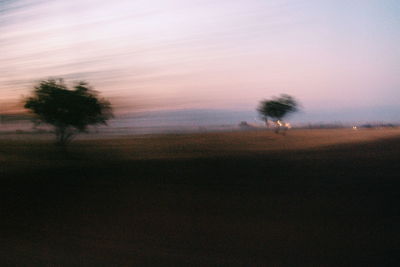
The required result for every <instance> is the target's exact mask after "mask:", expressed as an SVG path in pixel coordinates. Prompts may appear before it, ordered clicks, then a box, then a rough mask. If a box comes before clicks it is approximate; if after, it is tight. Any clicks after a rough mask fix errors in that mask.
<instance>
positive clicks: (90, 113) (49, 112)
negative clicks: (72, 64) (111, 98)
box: [24, 79, 113, 146]
mask: <svg viewBox="0 0 400 267" xmlns="http://www.w3.org/2000/svg"><path fill="white" fill-rule="evenodd" d="M24 107H25V108H26V109H29V110H30V111H31V112H33V113H34V114H36V117H37V119H38V120H39V121H40V122H43V123H46V124H50V125H52V126H53V127H54V132H55V134H56V144H57V145H61V146H64V145H66V144H68V143H69V142H70V141H71V140H72V138H73V137H74V136H75V135H76V134H77V133H79V132H85V131H86V130H87V127H88V126H89V125H98V124H106V122H107V120H108V119H110V118H111V117H112V116H113V114H112V108H111V104H110V102H108V101H107V100H105V99H103V98H99V96H98V93H97V92H96V91H95V90H93V89H92V88H91V87H90V86H89V84H88V83H87V82H84V81H80V82H77V83H76V85H75V86H74V87H73V89H72V90H70V89H68V87H67V86H66V85H65V83H64V81H63V80H62V79H48V80H43V81H41V82H39V84H38V85H36V86H35V87H34V90H33V92H32V96H30V97H28V98H27V99H26V100H25V105H24Z"/></svg>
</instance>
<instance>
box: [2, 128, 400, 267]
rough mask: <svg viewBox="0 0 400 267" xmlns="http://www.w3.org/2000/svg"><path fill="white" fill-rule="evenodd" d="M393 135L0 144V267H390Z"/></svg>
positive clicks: (399, 246)
mask: <svg viewBox="0 0 400 267" xmlns="http://www.w3.org/2000/svg"><path fill="white" fill-rule="evenodd" d="M399 151H400V129H365V130H357V131H353V130H343V129H342V130H293V131H290V132H289V133H288V135H287V136H280V135H275V134H274V133H271V132H269V131H245V132H230V133H204V134H180V135H145V136H123V137H119V138H103V139H101V137H100V139H93V138H91V139H87V140H84V139H81V140H79V139H78V140H76V141H75V142H73V143H72V144H71V146H70V147H69V148H68V149H67V150H66V151H64V150H62V149H59V148H57V147H54V146H53V145H52V144H51V142H50V140H49V139H48V138H42V137H41V136H39V135H27V134H26V135H24V134H22V135H19V136H10V135H3V136H1V138H0V164H1V165H0V175H1V183H2V185H1V198H2V201H1V203H0V208H1V214H2V217H1V218H2V220H1V222H0V227H1V228H0V229H1V234H0V241H1V242H0V246H1V247H0V264H1V266H357V265H358V266H398V264H399V262H400V256H399V255H400V241H399V240H400V230H399V228H398V225H399V223H400V216H399V215H400V208H399V204H400V194H399V192H400V180H399V178H398V173H399V172H400V165H399V164H398V162H399V158H400V154H399Z"/></svg>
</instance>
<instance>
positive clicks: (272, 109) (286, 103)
mask: <svg viewBox="0 0 400 267" xmlns="http://www.w3.org/2000/svg"><path fill="white" fill-rule="evenodd" d="M297 110H298V103H297V101H296V100H295V99H294V98H293V97H292V96H290V95H286V94H282V95H280V96H279V97H274V98H272V99H270V100H263V101H261V102H260V105H259V107H258V112H259V113H260V114H261V116H262V117H263V119H264V120H268V118H271V119H272V120H273V121H278V120H282V119H283V118H284V117H285V116H286V115H288V114H289V113H293V112H295V111H297Z"/></svg>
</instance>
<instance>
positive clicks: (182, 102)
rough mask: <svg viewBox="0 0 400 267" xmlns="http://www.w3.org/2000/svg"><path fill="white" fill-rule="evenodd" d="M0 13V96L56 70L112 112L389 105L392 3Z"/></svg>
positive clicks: (397, 95) (27, 2) (6, 7)
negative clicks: (277, 100) (278, 103)
mask: <svg viewBox="0 0 400 267" xmlns="http://www.w3.org/2000/svg"><path fill="white" fill-rule="evenodd" d="M0 9H1V12H0V33H1V34H0V62H2V64H1V66H0V73H1V75H0V104H1V103H5V102H7V103H10V102H18V101H20V99H21V96H22V95H27V94H28V93H29V91H30V89H31V88H32V86H33V84H34V83H35V81H38V80H40V79H45V78H48V77H64V78H65V79H66V80H67V81H73V80H80V79H83V80H87V81H89V82H90V83H91V84H93V85H94V86H95V88H96V89H97V90H99V91H101V92H102V94H103V95H105V96H106V97H109V98H111V99H112V100H113V101H114V103H116V106H117V109H118V108H119V110H130V109H132V110H133V109H138V108H140V109H152V110H154V109H179V108H199V109H202V108H204V109H206V108H219V109H224V108H226V109H237V110H249V109H254V108H255V106H257V103H258V102H259V101H260V100H261V99H263V98H269V97H271V96H273V95H278V94H280V93H287V94H291V95H293V96H295V97H296V98H298V99H299V100H300V101H301V103H302V105H303V107H304V108H305V110H307V109H310V110H318V109H342V108H350V107H359V108H368V107H369V106H396V105H397V106H399V100H400V86H399V85H400V75H399V70H400V50H399V48H398V47H399V46H398V44H399V43H400V34H399V32H398V31H399V30H398V29H399V28H400V27H399V26H400V20H399V19H398V18H399V17H400V4H399V3H398V2H397V1H395V0H388V1H385V0H375V1H374V0H363V1H361V0H358V1H357V0H348V1H347V0H346V1H344V0H343V1H322V0H307V1H306V0H271V1H263V0H246V1H245V0H241V1H238V0H229V1H228V0H221V1H211V0H203V1H200V0H187V1H183V0H182V1H178V0H146V1H145V0H142V1H129V0H118V1H105V0H97V1H95V0H70V1H48V0H20V1H2V0H0ZM3 109H5V107H4V106H3ZM1 112H4V110H1V107H0V113H1Z"/></svg>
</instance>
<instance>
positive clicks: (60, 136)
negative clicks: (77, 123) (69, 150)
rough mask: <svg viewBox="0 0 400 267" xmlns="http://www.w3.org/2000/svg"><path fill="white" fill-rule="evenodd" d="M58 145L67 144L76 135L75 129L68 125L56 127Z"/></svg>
mask: <svg viewBox="0 0 400 267" xmlns="http://www.w3.org/2000/svg"><path fill="white" fill-rule="evenodd" d="M55 132H56V145H58V146H63V147H64V146H66V145H67V144H68V143H69V142H70V141H71V140H72V137H73V135H74V133H73V131H72V130H71V129H69V128H68V127H56V129H55Z"/></svg>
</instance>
